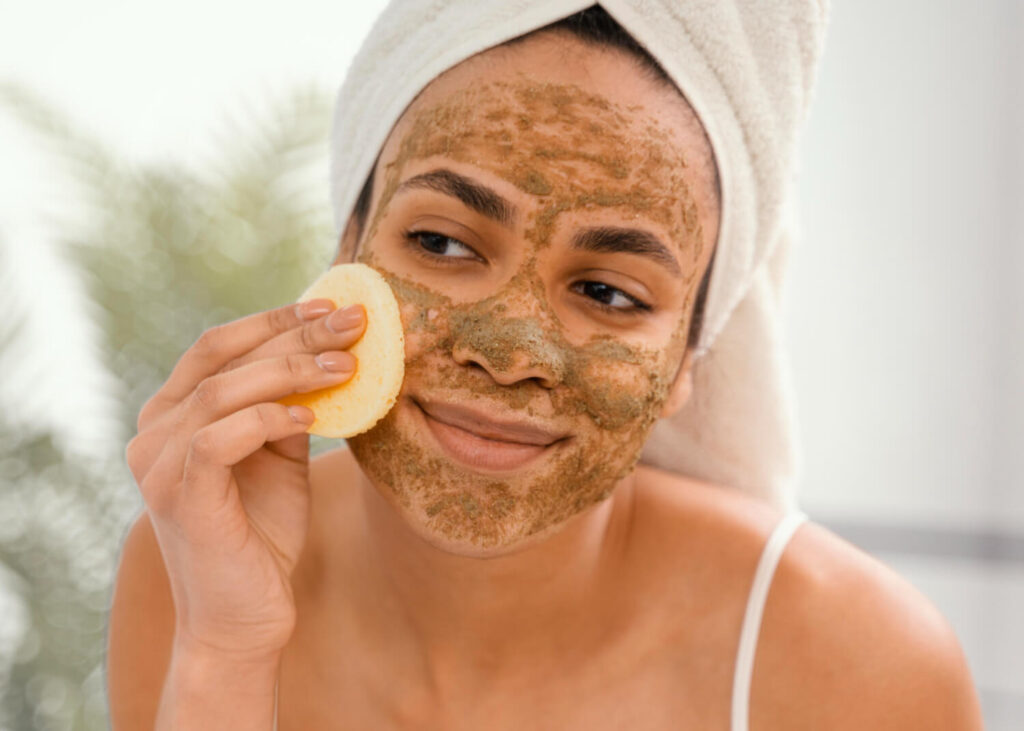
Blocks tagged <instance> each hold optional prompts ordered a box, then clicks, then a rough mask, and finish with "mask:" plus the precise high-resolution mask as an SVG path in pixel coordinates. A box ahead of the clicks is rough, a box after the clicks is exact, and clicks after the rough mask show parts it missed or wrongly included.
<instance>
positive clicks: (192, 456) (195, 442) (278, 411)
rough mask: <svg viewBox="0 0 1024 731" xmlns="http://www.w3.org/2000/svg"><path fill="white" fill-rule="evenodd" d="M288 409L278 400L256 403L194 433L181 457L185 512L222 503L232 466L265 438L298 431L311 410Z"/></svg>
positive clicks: (308, 423)
mask: <svg viewBox="0 0 1024 731" xmlns="http://www.w3.org/2000/svg"><path fill="white" fill-rule="evenodd" d="M290 409H293V407H288V406H283V405H282V404H272V403H263V404H256V405H254V406H250V407H249V408H246V409H243V410H241V411H236V412H234V413H232V414H229V415H228V416H226V417H224V418H223V419H221V420H219V421H216V422H214V423H212V424H208V425H207V426H204V427H203V428H202V429H200V430H199V431H197V432H196V433H195V435H194V436H193V437H192V440H191V443H190V444H189V449H188V453H187V455H186V457H185V464H184V467H183V470H182V492H181V496H180V499H181V500H183V501H185V503H187V504H188V506H189V507H188V512H189V513H191V512H192V511H193V510H195V511H197V512H200V513H202V512H206V511H207V510H210V511H214V510H216V509H217V507H218V506H220V505H223V504H224V502H225V500H226V499H227V498H228V497H229V495H228V491H229V489H230V486H231V468H232V467H234V466H235V465H236V464H238V463H239V462H241V461H242V460H243V459H245V458H246V457H248V456H249V455H251V454H253V453H254V452H255V451H256V450H258V449H259V448H260V447H262V446H263V445H264V444H266V443H267V442H273V441H277V440H279V439H284V438H286V437H290V436H294V435H295V434H296V433H299V434H301V433H302V432H304V431H305V430H306V428H308V427H309V425H310V424H311V423H312V419H308V417H309V416H311V415H312V413H313V412H312V411H310V410H309V409H307V408H306V407H304V406H300V407H298V408H297V409H294V410H290ZM297 418H299V419H302V420H296V419H297ZM306 419H308V420H306Z"/></svg>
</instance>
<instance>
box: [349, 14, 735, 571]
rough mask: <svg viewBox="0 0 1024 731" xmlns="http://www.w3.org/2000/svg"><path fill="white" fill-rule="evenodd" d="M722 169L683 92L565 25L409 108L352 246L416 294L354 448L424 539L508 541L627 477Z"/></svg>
mask: <svg viewBox="0 0 1024 731" xmlns="http://www.w3.org/2000/svg"><path fill="white" fill-rule="evenodd" d="M711 164H712V163H711V161H710V150H709V148H708V146H707V143H706V141H705V139H704V137H703V133H702V131H701V129H700V127H699V123H697V122H696V119H695V118H694V116H693V113H692V111H690V110H689V108H688V107H687V106H686V104H685V102H683V100H682V99H681V98H680V97H679V96H678V95H677V94H676V92H674V91H673V90H671V89H669V88H666V87H664V86H662V85H659V84H657V83H655V82H653V81H650V80H649V79H648V78H647V77H646V76H644V75H643V74H642V73H641V72H640V71H639V69H638V68H637V67H636V66H635V65H634V63H633V62H632V61H631V60H630V59H629V57H628V56H625V55H622V54H620V53H619V52H616V51H609V50H607V49H599V48H595V47H592V46H589V45H585V44H582V43H580V42H578V41H575V40H574V39H571V38H568V37H565V36H561V35H559V36H555V35H554V34H545V35H542V36H539V37H535V38H532V39H529V40H528V41H526V42H524V43H522V44H519V45H517V46H513V47H510V48H507V49H496V50H492V51H488V52H486V53H484V54H481V55H479V56H477V57H474V58H473V59H470V60H469V61H467V62H465V63H463V64H460V65H459V66H457V67H455V68H453V69H452V70H450V71H448V72H447V73H445V74H444V75H442V76H441V77H439V78H438V79H437V80H435V81H434V82H433V83H431V84H430V85H429V86H428V87H427V88H426V89H425V90H424V91H423V92H422V94H421V95H420V96H419V97H418V98H417V99H416V101H415V102H414V103H413V104H412V105H411V106H410V107H409V109H408V110H407V111H406V112H405V114H404V115H403V116H402V118H401V119H400V120H399V122H398V124H397V125H396V127H395V129H394V130H392V133H391V135H390V136H389V138H388V140H387V143H386V144H385V147H384V149H383V151H382V154H381V157H380V160H379V162H378V167H377V174H376V180H375V190H374V196H373V203H372V205H371V208H370V214H369V219H368V223H367V226H366V230H365V233H364V236H363V240H362V242H361V244H360V246H359V250H358V253H357V258H358V260H359V261H362V262H364V263H367V264H369V265H370V266H372V267H374V268H375V269H377V270H379V271H380V272H381V273H383V274H384V275H385V277H386V278H387V279H388V281H389V282H390V283H391V285H392V288H393V289H394V292H395V295H396V297H397V298H398V300H399V303H400V305H401V311H402V319H403V324H404V326H405V330H406V375H405V381H404V383H403V385H402V390H401V393H400V396H399V399H398V402H397V404H396V405H395V407H394V408H393V409H392V410H391V412H390V413H389V414H388V415H387V416H386V417H385V418H384V419H383V420H381V422H379V423H378V424H377V426H376V427H374V428H373V429H372V430H370V431H369V432H366V433H364V434H361V435H359V436H357V437H354V438H352V439H350V440H349V445H350V447H351V449H352V451H353V453H354V455H355V456H356V458H357V459H358V461H359V463H360V465H361V466H362V468H363V470H364V472H365V473H366V475H367V476H368V477H369V478H370V480H371V481H372V482H373V483H374V485H375V486H376V488H377V489H378V490H380V491H381V492H382V494H383V495H384V496H385V497H386V498H387V499H388V500H389V501H390V502H391V504H392V505H393V506H394V507H395V509H396V510H398V511H399V512H400V513H401V514H402V515H403V517H404V519H405V520H406V521H407V522H408V523H409V524H410V526H411V527H412V528H413V529H414V530H415V531H416V532H417V533H418V534H419V535H421V536H422V537H424V538H426V539H427V540H428V541H430V542H431V543H433V544H434V545H437V546H439V547H441V548H444V549H445V550H449V551H452V552H457V553H465V554H472V555H495V554H497V553H502V552H506V551H508V550H511V549H514V548H516V547H519V546H522V545H525V544H526V542H527V541H528V540H529V539H531V538H539V537H540V536H543V535H544V534H546V533H549V532H551V531H552V530H555V529H556V528H557V526H559V525H560V524H562V523H564V521H566V520H567V519H569V518H570V517H572V516H574V515H576V514H578V513H580V512H582V511H584V510H586V509H587V508H589V507H591V506H593V505H595V504H596V503H598V502H599V501H601V500H603V499H604V498H606V497H608V496H609V495H610V494H611V492H612V491H613V489H614V488H615V486H616V485H617V484H618V483H619V482H620V481H621V480H622V479H623V478H625V477H626V476H627V475H628V474H629V473H630V472H631V470H632V469H633V467H634V465H635V463H636V460H637V458H638V456H639V454H640V451H641V448H642V446H643V443H644V441H645V440H646V438H647V435H648V433H649V432H650V429H651V427H652V426H653V424H654V422H655V421H656V419H658V418H659V417H660V416H662V415H664V414H665V412H666V410H668V409H672V408H675V407H677V406H678V403H679V401H680V400H681V399H682V398H685V389H686V387H687V384H688V378H687V376H688V368H689V366H688V363H687V364H685V366H684V367H683V368H680V366H681V364H682V363H683V358H684V355H685V349H686V335H687V331H688V324H689V319H690V315H691V312H692V309H693V301H694V297H695V294H696V289H697V286H698V284H699V281H700V279H701V276H702V275H703V273H704V269H705V267H706V266H707V262H708V258H709V256H710V253H711V248H712V246H713V242H714V237H715V234H716V230H717V206H716V204H715V192H714V189H713V182H712V180H713V177H712V176H713V173H712V169H711ZM342 258H344V254H343V255H342V256H340V257H339V260H341V259H342Z"/></svg>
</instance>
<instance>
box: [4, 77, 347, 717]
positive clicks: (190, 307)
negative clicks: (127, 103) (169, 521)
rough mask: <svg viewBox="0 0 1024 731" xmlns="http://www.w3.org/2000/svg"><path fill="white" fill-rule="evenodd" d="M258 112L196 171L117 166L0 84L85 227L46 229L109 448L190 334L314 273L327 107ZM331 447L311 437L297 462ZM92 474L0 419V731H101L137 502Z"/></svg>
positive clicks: (108, 460) (276, 301)
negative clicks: (107, 403)
mask: <svg viewBox="0 0 1024 731" xmlns="http://www.w3.org/2000/svg"><path fill="white" fill-rule="evenodd" d="M269 109H270V110H271V111H270V112H269V113H263V114H251V113H250V114H247V115H246V117H245V121H244V122H241V123H239V122H235V123H231V124H226V126H225V129H224V130H223V131H222V132H221V133H220V134H218V135H216V139H215V147H214V149H216V150H217V152H216V155H215V157H214V158H213V159H211V160H208V164H206V165H204V166H202V170H200V171H196V170H192V169H187V168H186V167H185V166H183V165H175V164H167V163H160V164H154V163H150V164H140V165H131V164H129V163H127V162H126V161H125V160H123V159H122V158H121V157H119V156H118V154H117V153H116V151H114V150H111V149H109V148H108V147H107V146H106V145H104V144H103V143H102V142H101V141H99V140H98V139H95V138H93V137H91V136H89V135H88V134H86V133H85V132H83V128H82V127H81V126H80V125H78V124H76V123H75V122H74V121H73V120H72V119H71V118H70V117H69V116H68V115H66V114H64V113H62V112H60V111H58V110H57V109H55V108H53V107H52V106H51V105H49V104H47V103H46V102H44V101H43V100H42V99H40V98H39V97H38V96H36V95H35V94H33V93H31V92H30V91H28V90H26V89H24V88H22V87H17V86H12V85H0V110H3V111H4V112H6V113H8V114H10V115H12V116H13V117H15V118H16V119H19V120H20V121H21V122H22V123H23V124H24V125H25V127H26V128H27V129H29V130H31V131H32V132H33V133H34V135H35V138H36V139H38V140H39V141H40V143H41V144H42V145H44V146H45V148H46V149H47V150H48V151H49V153H50V154H51V155H52V156H53V157H54V159H55V160H56V162H57V168H58V169H63V170H64V171H65V173H66V175H67V177H68V181H69V182H70V183H72V184H73V185H74V186H75V188H74V189H75V190H76V191H77V193H76V195H75V197H74V200H75V203H76V205H78V206H79V207H80V208H82V209H83V210H84V211H85V212H86V215H85V217H84V218H82V217H81V216H78V215H76V216H71V215H68V216H65V217H63V218H64V219H65V220H63V221H59V222H58V230H59V231H61V232H62V233H61V235H60V236H59V238H58V240H57V241H55V244H56V245H57V246H58V247H59V249H60V251H61V252H62V253H63V254H64V255H65V256H66V257H67V258H68V259H69V261H71V262H73V263H74V266H75V267H76V269H77V271H78V272H80V274H81V276H82V277H83V280H84V282H85V284H86V289H87V291H88V293H89V296H90V298H91V300H92V301H93V302H94V303H95V304H97V305H99V308H97V311H98V312H99V313H100V317H101V319H102V322H100V323H99V324H100V326H101V330H102V332H103V336H104V344H103V358H104V361H105V363H106V365H107V367H108V368H109V369H110V371H111V373H113V374H114V376H115V377H116V380H117V383H118V385H119V390H120V399H119V403H120V406H121V413H120V414H119V417H120V418H119V428H120V429H121V432H122V433H121V435H120V437H119V440H118V441H119V443H121V444H124V443H126V442H127V440H128V439H130V438H131V437H132V436H133V435H134V434H135V423H136V419H137V416H138V413H139V409H140V408H141V407H142V405H143V403H144V402H145V401H146V400H147V399H148V398H149V397H150V396H151V395H152V394H153V392H154V391H155V390H156V389H157V388H158V387H159V385H160V384H161V383H163V381H164V380H165V379H166V378H167V376H168V375H169V373H170V371H171V369H172V367H173V366H174V364H175V362H176V361H177V360H178V358H179V357H180V356H181V354H182V353H183V352H184V351H185V350H186V349H187V348H188V347H189V346H190V345H191V344H192V343H193V342H194V341H195V340H196V338H197V337H198V336H199V335H200V333H202V331H203V330H205V329H206V328H208V327H210V326H212V325H215V324H219V323H222V322H226V321H229V320H233V319H236V318H238V317H242V316H244V315H247V314H250V313H252V312H256V311H258V310H265V309H269V308H272V307H276V306H279V305H281V304H284V303H286V302H289V301H293V300H294V299H295V298H296V297H297V296H298V295H299V294H301V292H302V291H303V290H304V289H305V287H306V286H307V285H308V283H309V282H310V281H312V279H314V278H315V277H316V276H317V274H318V273H319V272H320V271H322V270H323V269H325V268H326V267H327V266H328V264H329V263H330V259H331V255H332V252H333V249H334V244H333V241H332V238H333V234H332V230H333V229H332V225H331V222H330V212H329V206H328V199H327V195H326V191H327V184H326V183H327V181H326V174H325V173H326V165H325V164H323V163H324V158H325V157H326V152H327V141H328V139H329V117H330V99H329V95H328V94H326V93H323V92H321V91H319V90H316V89H313V88H304V89H299V90H296V91H293V92H291V93H289V94H287V95H284V96H283V97H282V98H280V99H277V100H273V101H272V103H271V104H270V105H269ZM321 170H322V171H323V172H324V174H322V175H318V174H316V173H317V172H318V171H321ZM2 267H3V261H2V260H0V272H2V271H3V270H2ZM5 276H11V273H10V272H9V271H8V272H7V274H6V275H5ZM0 278H2V277H0ZM0 286H2V282H0ZM83 316H84V315H83ZM17 337H19V326H18V323H17V322H16V321H11V320H9V321H8V322H7V323H5V324H4V326H3V327H2V328H0V346H3V345H4V344H5V343H8V342H10V341H11V340H12V339H14V338H17ZM15 365H16V364H15ZM10 367H15V366H12V365H11V364H7V365H5V368H10ZM335 443H336V442H335V441H334V440H321V439H318V438H316V437H314V438H313V440H312V444H311V449H312V451H313V452H314V453H317V452H319V451H323V450H324V449H326V448H329V447H330V446H333V445H334V444H335ZM96 464H98V465H99V468H98V469H97V467H96ZM96 464H92V463H90V464H88V465H86V464H79V463H78V462H76V458H75V457H73V456H72V455H69V454H65V453H62V452H61V450H60V448H59V447H58V446H57V444H56V443H55V441H54V439H53V438H52V435H50V434H47V433H25V430H24V429H23V428H22V427H15V426H14V425H12V424H11V423H9V422H8V421H6V420H4V419H3V418H2V417H0V595H2V594H3V593H4V592H5V591H6V592H7V594H8V598H9V600H10V601H9V602H8V604H10V603H11V602H15V603H17V604H18V605H19V606H21V607H22V609H23V610H24V611H23V612H22V615H23V619H24V622H23V624H24V626H23V627H22V628H21V630H20V633H19V639H18V641H17V647H16V649H15V651H14V652H13V654H12V655H11V657H9V658H4V657H2V652H3V647H2V646H0V702H2V706H0V729H2V728H16V729H29V728H33V729H34V728H38V729H74V730H76V731H77V730H78V729H90V730H91V729H100V728H107V725H108V721H107V716H106V703H105V699H104V687H103V686H104V683H103V672H102V668H103V652H104V636H105V625H106V612H107V607H108V603H109V597H110V590H111V581H112V578H113V574H114V569H115V563H116V556H117V553H118V551H119V548H120V542H121V540H122V538H123V536H124V534H125V532H126V530H127V527H128V525H129V524H130V522H131V520H132V519H133V518H134V517H135V514H136V513H137V511H138V510H139V507H140V503H139V500H138V498H137V494H136V488H135V485H134V482H133V480H132V477H131V475H130V473H129V472H128V470H127V468H126V467H125V465H124V464H123V456H122V454H120V453H118V454H113V455H100V456H99V458H98V461H97V463H96ZM5 577H6V578H5ZM0 598H2V597H0Z"/></svg>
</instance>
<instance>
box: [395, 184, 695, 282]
mask: <svg viewBox="0 0 1024 731" xmlns="http://www.w3.org/2000/svg"><path fill="white" fill-rule="evenodd" d="M413 188H426V189H428V190H434V191H437V192H438V193H444V194H445V195H450V196H452V197H453V198H457V199H458V200H460V201H462V202H463V203H464V204H465V205H466V206H468V207H469V208H472V209H473V210H474V211H476V212H477V213H480V214H482V215H484V216H486V217H487V218H490V219H493V220H495V221H497V222H498V223H500V224H502V225H503V226H506V227H509V228H510V227H511V226H512V225H513V223H514V221H515V219H516V216H518V214H519V211H518V210H517V209H516V206H515V204H513V203H512V202H511V201H509V200H508V199H507V198H504V197H502V196H501V195H499V194H498V193H497V192H496V191H494V190H492V189H491V188H488V187H487V186H486V185H484V184H482V183H479V182H477V181H476V180H473V179H472V178H469V177H466V176H465V175H460V174H459V173H456V172H454V171H452V170H448V169H446V168H438V169H436V170H431V171H430V172H426V173H421V174H420V175H414V176H413V177H411V178H409V179H407V180H404V181H402V183H401V184H400V185H399V186H398V188H397V189H396V190H395V195H398V193H400V192H402V191H404V190H409V189H413ZM572 247H573V248H574V249H578V250H581V251H592V252H595V253H613V254H616V253H617V254H636V255H638V256H644V257H647V258H649V259H652V260H653V261H656V262H658V263H659V264H661V265H662V266H664V267H665V268H667V269H668V270H669V272H670V273H671V274H672V275H673V276H676V277H681V276H682V274H683V273H682V270H681V269H680V268H679V262H678V261H676V258H675V256H673V254H672V252H671V251H670V250H669V249H668V247H666V246H665V245H664V244H663V243H661V241H659V240H658V238H657V237H656V236H654V235H653V234H651V233H649V232H648V231H644V230H643V229H638V228H622V227H616V226H598V227H593V228H587V229H584V230H582V231H579V232H577V233H576V235H575V236H574V237H573V241H572Z"/></svg>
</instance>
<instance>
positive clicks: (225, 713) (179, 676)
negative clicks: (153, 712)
mask: <svg viewBox="0 0 1024 731" xmlns="http://www.w3.org/2000/svg"><path fill="white" fill-rule="evenodd" d="M279 662H280V658H279V657H259V658H239V657H233V656H230V655H227V654H224V653H219V652H217V651H215V650H212V649H210V648H203V647H196V646H190V645H188V644H187V643H185V642H176V643H175V646H174V653H173V655H172V656H171V665H170V667H169V668H168V670H167V680H166V682H165V684H164V689H163V694H162V695H161V697H160V708H159V711H158V712H157V719H156V731H179V730H183V729H192V730H194V729H204V728H210V729H213V728H215V729H218V730H223V731H231V730H232V729H245V730H246V731H263V730H264V729H265V730H266V731H271V729H272V728H273V727H274V695H275V686H276V683H277V671H278V665H279Z"/></svg>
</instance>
